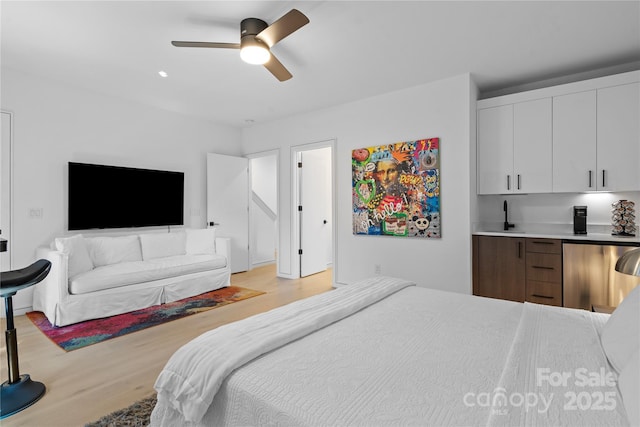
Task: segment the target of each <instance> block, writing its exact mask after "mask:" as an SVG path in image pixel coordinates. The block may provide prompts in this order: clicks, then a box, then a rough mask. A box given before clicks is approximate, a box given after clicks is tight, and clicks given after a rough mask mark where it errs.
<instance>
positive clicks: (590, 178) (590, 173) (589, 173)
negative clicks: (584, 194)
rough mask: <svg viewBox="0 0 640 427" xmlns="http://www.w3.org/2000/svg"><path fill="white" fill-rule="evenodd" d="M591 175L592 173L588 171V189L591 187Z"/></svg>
mask: <svg viewBox="0 0 640 427" xmlns="http://www.w3.org/2000/svg"><path fill="white" fill-rule="evenodd" d="M591 175H593V171H589V188H591V186H592V183H591Z"/></svg>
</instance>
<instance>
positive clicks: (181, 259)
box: [69, 255, 227, 295]
mask: <svg viewBox="0 0 640 427" xmlns="http://www.w3.org/2000/svg"><path fill="white" fill-rule="evenodd" d="M226 265H227V259H226V258H225V257H224V256H221V255H177V256H173V257H167V258H156V259H152V260H149V261H133V262H122V263H119V264H111V265H106V266H102V267H98V268H95V269H93V270H91V271H89V272H86V273H83V274H80V275H78V276H77V277H76V278H74V279H73V280H71V281H70V283H69V292H70V293H71V294H74V295H77V294H86V293H89V292H96V291H101V290H105V289H111V288H117V287H120V286H127V285H134V284H136V283H143V282H151V281H154V280H160V279H166V278H170V277H177V276H183V275H186V274H191V273H199V272H203V271H210V270H217V269H220V268H224V267H226Z"/></svg>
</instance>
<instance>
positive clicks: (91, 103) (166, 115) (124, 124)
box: [0, 68, 240, 310]
mask: <svg viewBox="0 0 640 427" xmlns="http://www.w3.org/2000/svg"><path fill="white" fill-rule="evenodd" d="M1 78H2V81H1V84H2V99H1V105H0V107H1V108H2V109H3V110H7V111H10V112H13V113H14V146H13V147H14V152H13V158H14V164H13V176H14V205H13V207H12V208H13V212H14V221H13V232H14V233H13V236H12V242H11V247H12V250H13V251H14V252H13V260H14V265H13V268H21V267H24V266H26V265H28V264H30V263H31V262H33V261H34V260H35V250H36V248H37V247H38V246H42V245H48V244H49V243H50V242H51V240H52V239H53V238H54V237H56V236H59V235H62V234H64V233H65V232H66V221H67V219H66V216H67V207H66V202H67V198H66V192H67V187H66V185H67V181H66V179H67V162H69V161H77V162H87V163H100V164H112V165H119V166H130V167H141V168H149V169H164V170H176V171H183V172H185V225H186V226H189V227H198V228H203V227H204V226H205V221H206V188H205V187H206V155H205V154H206V153H207V152H214V151H215V152H218V153H222V154H232V155H237V154H240V153H239V149H238V148H237V147H238V146H239V143H240V131H239V130H238V129H235V128H231V127H226V126H221V125H217V124H214V123H211V122H206V121H202V120H197V119H193V118H189V117H187V116H181V115H178V114H176V113H170V112H167V111H163V110H159V109H155V108H150V107H146V106H142V105H140V104H135V103H133V102H129V101H125V100H121V99H119V98H113V97H108V96H105V95H101V94H98V93H95V92H89V91H85V90H81V89H76V88H72V87H69V86H64V85H62V84H59V83H57V82H54V81H49V80H46V79H42V78H36V77H34V76H29V75H25V74H22V73H17V72H15V71H13V70H8V69H5V68H3V69H2V75H1ZM32 208H38V209H42V211H43V216H42V218H40V219H34V218H30V217H29V212H30V209H32ZM164 230H166V228H164ZM120 231H122V230H120ZM30 305H31V291H30V290H25V291H22V292H20V293H18V294H17V295H16V297H15V298H14V307H15V308H16V310H19V309H20V308H24V307H29V306H30Z"/></svg>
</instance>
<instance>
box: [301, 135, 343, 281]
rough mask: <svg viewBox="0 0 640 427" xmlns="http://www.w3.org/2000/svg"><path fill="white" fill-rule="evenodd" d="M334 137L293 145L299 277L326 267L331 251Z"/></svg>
mask: <svg viewBox="0 0 640 427" xmlns="http://www.w3.org/2000/svg"><path fill="white" fill-rule="evenodd" d="M334 147H335V141H334V140H330V141H324V142H320V143H314V144H306V145H301V146H296V147H292V151H293V152H292V158H293V159H294V165H293V167H294V173H293V176H294V186H293V187H294V200H295V201H296V202H295V203H294V215H293V218H295V220H294V234H295V236H294V241H295V242H297V247H298V257H299V271H298V274H299V277H306V276H310V275H312V274H316V273H319V272H322V271H325V270H327V268H329V267H331V266H332V265H333V254H334V231H335V227H334V218H335V212H334V203H333V200H334V179H333V176H334V173H333V171H334V160H333V157H334V156H333V153H334Z"/></svg>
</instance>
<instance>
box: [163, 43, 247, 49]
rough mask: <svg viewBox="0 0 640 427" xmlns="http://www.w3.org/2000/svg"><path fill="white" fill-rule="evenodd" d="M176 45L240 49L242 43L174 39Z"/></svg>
mask: <svg viewBox="0 0 640 427" xmlns="http://www.w3.org/2000/svg"><path fill="white" fill-rule="evenodd" d="M171 44H172V45H174V46H176V47H211V48H222V49H240V43H213V42H177V41H172V42H171Z"/></svg>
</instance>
